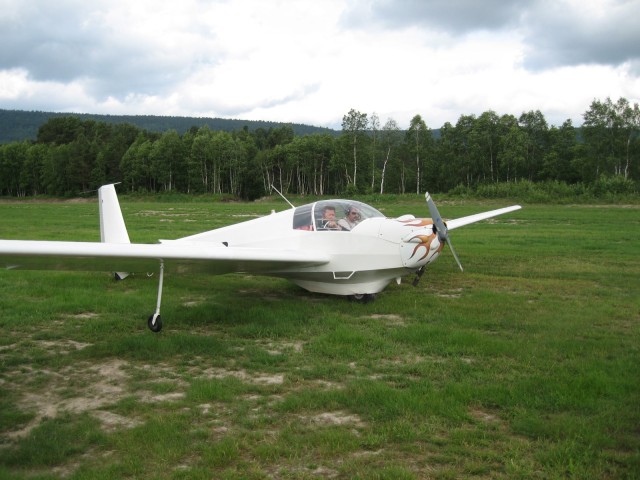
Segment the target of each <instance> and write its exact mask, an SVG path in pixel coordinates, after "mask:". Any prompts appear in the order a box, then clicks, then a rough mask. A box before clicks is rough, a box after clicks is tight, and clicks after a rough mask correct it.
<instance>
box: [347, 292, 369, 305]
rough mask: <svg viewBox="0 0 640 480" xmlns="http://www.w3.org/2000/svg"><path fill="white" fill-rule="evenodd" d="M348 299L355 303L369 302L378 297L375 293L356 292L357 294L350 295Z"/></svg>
mask: <svg viewBox="0 0 640 480" xmlns="http://www.w3.org/2000/svg"><path fill="white" fill-rule="evenodd" d="M347 298H348V300H349V301H350V302H355V303H369V302H373V301H374V300H375V299H376V294H375V293H356V294H355V295H348V296H347Z"/></svg>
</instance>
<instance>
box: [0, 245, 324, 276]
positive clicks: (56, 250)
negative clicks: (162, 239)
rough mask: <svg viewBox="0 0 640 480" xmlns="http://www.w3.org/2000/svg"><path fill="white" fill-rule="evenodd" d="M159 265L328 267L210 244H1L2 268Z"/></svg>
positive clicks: (218, 269)
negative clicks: (161, 263)
mask: <svg viewBox="0 0 640 480" xmlns="http://www.w3.org/2000/svg"><path fill="white" fill-rule="evenodd" d="M160 261H163V262H164V264H165V270H166V271H169V272H171V271H173V272H179V273H182V272H205V273H212V274H222V273H230V272H255V273H261V272H264V273H266V272H281V271H286V270H287V269H289V268H291V267H305V266H312V265H321V264H324V263H327V262H329V257H328V256H327V255H326V254H324V253H321V252H311V251H297V250H284V249H283V250H278V249H271V248H270V249H265V248H244V247H225V246H223V245H220V246H218V245H215V244H212V243H209V242H207V243H205V242H171V243H168V244H149V245H147V244H135V243H133V244H131V243H128V244H120V243H96V242H52V241H31V240H0V268H1V267H5V268H8V269H14V268H20V269H28V270H85V271H124V272H152V271H156V270H157V269H158V266H159V264H160Z"/></svg>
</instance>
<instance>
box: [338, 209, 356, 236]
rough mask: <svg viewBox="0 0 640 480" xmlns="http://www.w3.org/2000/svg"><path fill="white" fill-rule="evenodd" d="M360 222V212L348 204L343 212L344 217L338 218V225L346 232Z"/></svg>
mask: <svg viewBox="0 0 640 480" xmlns="http://www.w3.org/2000/svg"><path fill="white" fill-rule="evenodd" d="M359 222H360V212H359V211H358V209H357V208H356V207H354V206H353V205H350V206H349V208H348V209H347V211H346V213H345V217H344V218H341V219H340V220H338V226H339V227H340V228H341V229H342V230H345V231H347V232H349V231H351V229H352V228H354V227H355V226H356V225H358V223H359Z"/></svg>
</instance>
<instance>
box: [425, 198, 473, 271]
mask: <svg viewBox="0 0 640 480" xmlns="http://www.w3.org/2000/svg"><path fill="white" fill-rule="evenodd" d="M424 198H425V199H426V201H427V207H429V215H431V219H432V220H433V224H434V225H435V228H436V233H437V235H438V240H440V242H441V243H446V244H447V245H449V249H450V250H451V253H453V258H455V260H456V263H457V264H458V267H460V270H461V271H463V272H464V269H463V268H462V263H460V259H459V258H458V254H457V253H456V251H455V250H454V248H453V244H452V243H451V240H450V239H449V231H448V229H447V226H446V225H445V224H444V222H443V221H442V217H441V216H440V212H439V211H438V207H436V204H435V203H433V200H432V199H431V195H429V192H427V193H426V194H425V196H424Z"/></svg>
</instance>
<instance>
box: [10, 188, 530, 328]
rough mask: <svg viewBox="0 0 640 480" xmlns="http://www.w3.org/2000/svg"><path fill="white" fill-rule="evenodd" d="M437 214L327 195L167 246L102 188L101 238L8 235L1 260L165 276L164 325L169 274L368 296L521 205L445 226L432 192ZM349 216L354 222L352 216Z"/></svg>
mask: <svg viewBox="0 0 640 480" xmlns="http://www.w3.org/2000/svg"><path fill="white" fill-rule="evenodd" d="M425 197H426V201H427V205H428V208H429V213H430V215H431V218H416V217H414V216H413V215H403V216H401V217H399V218H386V217H385V216H384V215H383V214H382V213H380V212H379V211H378V210H376V209H375V208H373V207H371V206H369V205H366V204H364V203H361V202H357V201H351V200H321V201H318V202H314V203H310V204H307V205H302V206H300V207H293V206H292V208H290V209H288V210H285V211H282V212H278V213H275V212H274V213H272V214H271V215H267V216H264V217H261V218H257V219H254V220H249V221H246V222H242V223H238V224H235V225H230V226H228V227H223V228H218V229H216V230H211V231H208V232H203V233H199V234H196V235H191V236H189V237H184V238H180V239H178V240H160V243H158V244H134V243H130V242H129V235H128V233H127V229H126V226H125V223H124V219H123V217H122V212H121V210H120V204H119V202H118V197H117V195H116V191H115V188H114V185H105V186H103V187H101V188H100V189H99V190H98V201H99V205H100V237H101V243H98V242H60V241H31V240H0V266H5V267H6V268H7V269H16V268H21V269H53V270H86V271H93V270H99V271H111V272H127V273H116V276H117V277H119V278H124V277H125V276H126V275H127V274H128V273H132V272H158V274H159V285H158V299H157V303H156V310H155V312H154V313H153V314H152V315H151V316H150V317H149V320H148V326H149V328H150V329H151V330H152V331H154V332H158V331H160V329H161V328H162V320H161V318H160V302H161V299H162V282H163V278H164V272H165V271H168V272H173V273H186V272H206V273H211V274H224V273H232V272H244V273H256V274H260V275H269V276H274V277H282V278H286V279H289V280H291V281H292V282H294V283H296V284H297V285H299V286H301V287H302V288H304V289H306V290H309V291H311V292H318V293H325V294H332V295H344V296H348V297H349V298H351V299H355V300H358V301H368V300H371V299H373V298H374V296H375V294H376V293H378V292H381V291H382V290H383V289H384V288H385V287H386V286H387V285H388V284H389V283H390V282H391V281H392V280H396V281H397V282H398V283H399V282H400V279H401V277H403V276H405V275H409V274H412V273H416V274H417V276H416V279H415V281H414V283H417V281H418V280H419V278H420V276H421V275H422V273H423V272H424V269H425V267H426V266H427V265H429V264H430V263H432V262H433V261H435V260H436V258H438V256H439V255H440V252H441V251H442V249H443V247H444V244H445V243H446V244H448V245H449V248H450V249H451V253H452V254H453V256H454V258H455V260H456V262H457V263H458V265H459V266H460V269H461V270H462V265H461V264H460V260H459V259H458V256H457V255H456V253H455V251H454V249H453V246H452V245H451V241H450V240H449V234H448V232H449V230H453V229H455V228H458V227H462V226H464V225H468V224H470V223H474V222H479V221H481V220H485V219H487V218H491V217H495V216H496V215H502V214H504V213H508V212H513V211H514V210H518V209H520V208H521V207H520V206H519V205H513V206H511V207H506V208H500V209H498V210H491V211H489V212H484V213H479V214H476V215H470V216H467V217H462V218H458V219H455V220H449V221H448V222H446V223H445V222H444V221H443V220H442V218H441V216H440V214H439V213H438V209H437V208H436V206H435V204H434V203H433V201H432V200H431V197H430V195H429V194H428V193H427V194H426V195H425ZM343 217H344V218H343Z"/></svg>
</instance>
